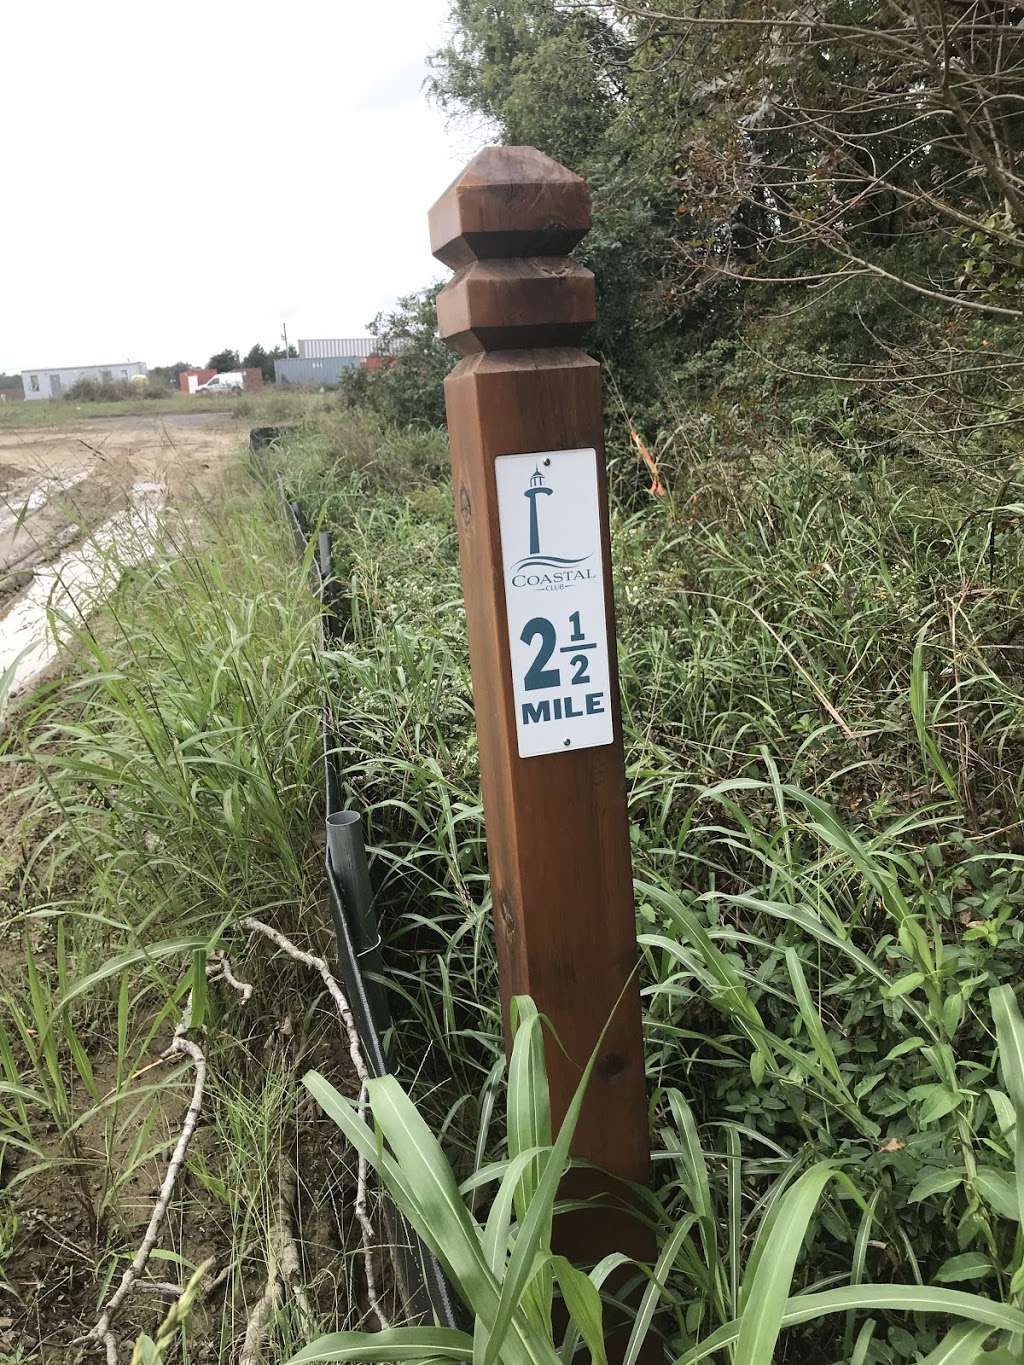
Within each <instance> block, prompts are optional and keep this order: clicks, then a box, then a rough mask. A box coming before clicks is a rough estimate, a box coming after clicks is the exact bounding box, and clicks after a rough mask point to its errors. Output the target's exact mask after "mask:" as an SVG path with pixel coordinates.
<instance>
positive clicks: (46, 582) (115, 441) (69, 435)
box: [0, 413, 245, 690]
mask: <svg viewBox="0 0 1024 1365" xmlns="http://www.w3.org/2000/svg"><path fill="white" fill-rule="evenodd" d="M244 431H245V428H244V427H243V426H242V425H241V424H240V423H239V422H238V421H236V420H233V419H232V418H231V417H229V416H224V415H221V414H216V413H173V414H164V415H160V416H154V417H145V416H143V417H107V418H101V419H86V420H84V421H82V420H81V419H78V420H76V421H74V422H72V423H69V424H68V425H67V426H62V427H59V428H58V427H47V428H38V429H35V430H10V431H4V430H3V429H2V428H0V676H2V675H3V673H4V670H5V668H7V667H10V666H14V662H15V661H18V662H17V665H16V667H17V672H16V673H15V675H14V677H13V679H10V680H9V682H10V685H11V686H12V689H14V690H16V689H18V688H20V687H22V686H24V685H25V684H26V683H28V682H29V681H31V680H32V679H33V678H35V677H36V676H37V675H38V674H39V672H40V671H41V670H42V669H43V668H44V667H45V666H46V665H47V664H48V663H49V662H50V661H51V659H52V658H53V657H54V655H55V650H56V642H55V641H54V640H53V639H52V632H50V633H49V635H48V633H47V631H46V622H47V616H48V614H50V613H51V612H52V610H53V609H54V608H60V606H61V600H62V598H68V599H69V600H72V601H73V603H74V606H75V608H76V610H78V611H83V610H88V609H90V608H91V606H93V605H95V604H96V603H97V602H98V601H101V600H102V599H103V598H104V597H105V596H106V595H107V594H108V593H109V592H110V591H111V589H112V587H113V583H114V582H115V581H116V578H114V579H112V578H111V571H110V569H109V567H108V566H107V565H106V564H105V562H104V561H105V559H107V558H109V554H108V551H110V550H111V549H113V548H115V547H116V548H118V550H119V553H121V555H122V559H123V551H122V550H121V548H120V547H123V546H124V545H125V544H130V543H131V542H132V540H133V537H134V540H135V541H139V540H141V537H140V536H139V535H137V534H135V533H136V532H138V531H139V530H140V529H145V528H146V527H149V526H151V525H152V521H153V518H154V517H155V516H156V515H158V514H159V511H160V509H161V508H162V507H163V506H164V504H165V503H171V504H175V503H178V504H180V503H183V502H187V501H190V500H192V499H194V498H196V497H199V498H203V499H206V498H208V497H209V496H210V494H211V493H212V492H213V490H214V489H215V488H216V486H217V485H218V484H219V483H220V481H221V479H222V477H223V475H224V472H225V469H226V467H227V466H228V464H229V463H230V461H231V460H232V459H233V458H234V456H235V453H236V452H237V450H238V447H239V445H240V443H241V441H242V440H243V437H244Z"/></svg>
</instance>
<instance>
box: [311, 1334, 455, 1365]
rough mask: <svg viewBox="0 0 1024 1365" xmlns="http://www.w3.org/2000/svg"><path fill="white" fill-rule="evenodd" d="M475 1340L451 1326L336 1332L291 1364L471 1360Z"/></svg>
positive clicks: (316, 1343) (318, 1339)
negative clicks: (341, 1361)
mask: <svg viewBox="0 0 1024 1365" xmlns="http://www.w3.org/2000/svg"><path fill="white" fill-rule="evenodd" d="M472 1354H473V1341H472V1338H471V1337H469V1336H467V1335H466V1333H465V1332H456V1331H454V1330H453V1329H452V1328H450V1327H391V1328H387V1329H385V1330H384V1331H383V1332H332V1333H331V1335H330V1336H326V1337H318V1338H317V1340H316V1341H313V1342H311V1343H310V1344H309V1345H308V1346H304V1347H303V1348H302V1350H301V1351H299V1353H298V1354H297V1355H293V1356H292V1357H291V1358H290V1359H289V1360H288V1362H287V1365H305V1362H307V1361H313V1360H357V1361H366V1362H367V1365H375V1363H376V1362H377V1361H381V1360H430V1359H434V1360H468V1358H469V1357H470V1356H471V1355H472Z"/></svg>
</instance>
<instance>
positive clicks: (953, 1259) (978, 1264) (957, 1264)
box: [935, 1251, 992, 1284]
mask: <svg viewBox="0 0 1024 1365" xmlns="http://www.w3.org/2000/svg"><path fill="white" fill-rule="evenodd" d="M991 1273H992V1262H991V1261H990V1260H989V1258H988V1257H987V1256H983V1255H982V1254H981V1252H980V1251H965V1252H964V1253H963V1254H962V1255H961V1256H950V1258H949V1260H948V1261H943V1263H942V1265H940V1266H939V1268H938V1270H937V1271H936V1272H935V1283H936V1284H956V1283H958V1282H959V1281H960V1280H980V1279H982V1278H983V1277H984V1276H985V1275H990V1274H991Z"/></svg>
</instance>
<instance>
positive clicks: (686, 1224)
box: [622, 1214, 697, 1365]
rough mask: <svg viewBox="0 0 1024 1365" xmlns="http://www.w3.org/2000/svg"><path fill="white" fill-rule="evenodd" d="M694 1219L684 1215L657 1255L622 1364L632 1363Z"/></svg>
mask: <svg viewBox="0 0 1024 1365" xmlns="http://www.w3.org/2000/svg"><path fill="white" fill-rule="evenodd" d="M696 1221H697V1220H696V1217H695V1216H694V1215H693V1214H688V1215H687V1217H685V1218H683V1219H681V1220H680V1221H679V1223H677V1224H676V1226H675V1228H674V1229H673V1231H672V1236H671V1237H670V1238H669V1239H668V1241H667V1242H666V1243H665V1246H664V1248H663V1249H662V1252H661V1255H660V1256H659V1257H658V1262H657V1265H655V1267H654V1274H653V1275H652V1276H651V1280H650V1283H649V1284H648V1285H647V1288H646V1289H645V1290H644V1295H643V1298H642V1299H641V1300H640V1307H639V1309H638V1310H637V1315H636V1319H635V1321H634V1323H633V1327H632V1330H631V1331H630V1334H629V1342H628V1343H627V1345H626V1354H625V1356H624V1357H623V1362H622V1365H636V1361H637V1360H638V1359H639V1356H640V1352H641V1351H642V1350H643V1345H644V1342H645V1341H646V1339H647V1333H648V1331H649V1330H650V1326H651V1322H652V1320H653V1318H654V1314H655V1311H656V1309H657V1307H658V1300H659V1299H660V1297H661V1295H662V1294H664V1292H665V1286H666V1283H667V1281H668V1277H669V1275H670V1274H671V1272H672V1267H673V1266H674V1265H675V1263H676V1257H677V1256H678V1255H679V1251H680V1248H681V1247H682V1245H683V1242H684V1241H685V1240H686V1238H687V1236H688V1235H689V1232H690V1230H691V1228H692V1227H693V1225H694V1223H695V1222H696Z"/></svg>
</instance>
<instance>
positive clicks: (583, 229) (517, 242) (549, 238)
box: [429, 147, 591, 269]
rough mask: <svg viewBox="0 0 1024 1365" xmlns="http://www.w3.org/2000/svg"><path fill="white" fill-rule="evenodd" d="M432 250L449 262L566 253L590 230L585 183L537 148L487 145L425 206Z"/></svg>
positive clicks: (459, 262) (461, 263) (460, 263)
mask: <svg viewBox="0 0 1024 1365" xmlns="http://www.w3.org/2000/svg"><path fill="white" fill-rule="evenodd" d="M429 221H430V249H431V251H432V252H433V253H434V255H435V256H436V257H437V259H438V260H439V261H443V262H444V263H445V265H447V266H451V268H452V269H458V268H459V267H460V266H463V265H468V264H469V262H470V261H474V260H483V259H487V258H493V257H503V256H504V257H511V256H564V255H565V254H566V253H567V252H569V251H571V250H572V248H573V247H574V246H575V245H576V243H577V242H578V241H579V240H580V238H581V237H583V236H585V234H586V233H587V232H588V231H589V230H590V221H591V220H590V188H589V186H588V185H587V182H586V181H585V180H583V179H582V178H581V177H580V176H578V175H576V174H574V172H572V171H570V170H568V169H567V168H566V167H565V166H560V165H559V163H558V162H557V161H553V160H552V159H551V157H549V156H545V154H544V153H543V152H539V151H538V150H537V148H536V147H485V148H484V149H483V151H481V152H478V153H477V154H476V156H475V157H474V158H473V160H472V161H471V162H470V163H469V165H468V166H467V167H466V169H465V170H464V171H463V172H462V173H461V174H460V175H459V176H457V177H456V179H455V180H453V181H452V183H451V184H450V185H449V186H448V188H447V189H446V190H445V192H444V194H442V195H441V197H440V199H438V201H437V203H436V204H435V205H434V207H433V208H432V209H431V210H430V214H429Z"/></svg>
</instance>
